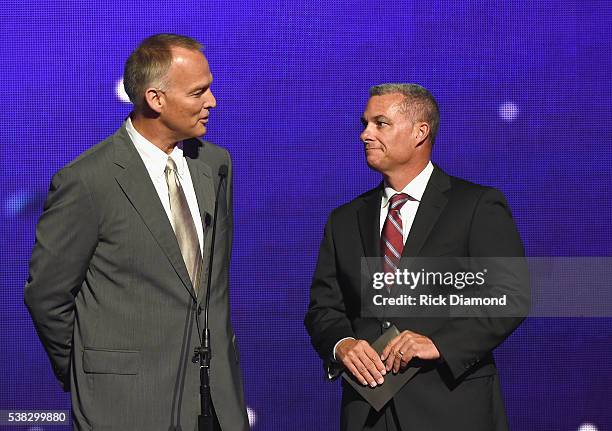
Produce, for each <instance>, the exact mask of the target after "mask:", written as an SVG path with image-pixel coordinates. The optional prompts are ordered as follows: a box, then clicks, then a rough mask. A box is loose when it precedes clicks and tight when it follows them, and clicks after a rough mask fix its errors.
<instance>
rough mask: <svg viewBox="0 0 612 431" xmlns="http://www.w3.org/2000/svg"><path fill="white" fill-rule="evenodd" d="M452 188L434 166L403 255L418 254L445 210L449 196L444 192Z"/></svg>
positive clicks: (446, 177) (411, 255) (442, 173)
mask: <svg viewBox="0 0 612 431" xmlns="http://www.w3.org/2000/svg"><path fill="white" fill-rule="evenodd" d="M449 188H450V180H449V177H448V175H446V174H445V173H444V172H443V171H442V170H441V169H440V168H438V167H437V166H434V171H433V172H432V174H431V178H430V179H429V182H428V183H427V187H426V188H425V192H424V193H423V197H422V199H421V203H420V204H419V209H418V210H417V213H416V217H415V219H414V222H413V223H412V227H411V228H410V234H409V235H408V238H407V239H406V244H404V251H403V253H402V257H415V256H418V255H419V253H420V251H421V249H422V248H423V245H424V244H425V241H426V240H427V237H429V234H430V233H431V230H432V229H433V227H434V225H435V224H436V222H437V221H438V218H439V217H440V214H441V213H442V211H443V210H444V207H445V206H446V203H447V202H448V198H447V197H446V195H445V194H444V192H445V191H446V190H448V189H449Z"/></svg>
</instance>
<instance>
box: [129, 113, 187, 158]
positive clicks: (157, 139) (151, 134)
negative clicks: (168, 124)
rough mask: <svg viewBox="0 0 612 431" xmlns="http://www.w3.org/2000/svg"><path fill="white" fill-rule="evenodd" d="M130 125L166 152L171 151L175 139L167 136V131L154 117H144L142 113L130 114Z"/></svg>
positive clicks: (174, 144)
mask: <svg viewBox="0 0 612 431" xmlns="http://www.w3.org/2000/svg"><path fill="white" fill-rule="evenodd" d="M130 118H131V120H132V126H134V129H136V131H137V132H138V133H140V134H141V135H142V136H143V137H144V138H145V139H147V140H148V141H149V142H151V143H152V144H153V145H155V146H156V147H157V148H159V149H160V150H162V151H163V152H164V153H166V154H170V153H172V150H174V147H176V144H177V141H176V140H174V139H172V138H171V137H170V136H168V131H167V130H165V128H162V127H161V125H160V124H159V122H158V121H157V120H156V119H150V118H146V117H144V116H142V115H134V114H133V115H131V116H130Z"/></svg>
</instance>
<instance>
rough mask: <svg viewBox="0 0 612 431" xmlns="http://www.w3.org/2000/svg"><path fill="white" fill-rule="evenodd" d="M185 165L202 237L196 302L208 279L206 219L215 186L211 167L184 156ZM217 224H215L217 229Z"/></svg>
mask: <svg viewBox="0 0 612 431" xmlns="http://www.w3.org/2000/svg"><path fill="white" fill-rule="evenodd" d="M186 160H187V165H188V166H189V173H190V174H191V181H192V182H193V188H194V190H195V194H196V199H197V201H198V208H199V210H200V223H202V232H203V235H204V238H203V245H204V246H203V253H202V273H201V275H200V289H199V293H198V298H197V303H198V304H199V303H200V302H201V301H202V298H203V297H204V295H205V294H206V283H207V280H208V271H210V268H209V267H208V263H209V259H210V241H211V240H212V238H211V235H209V234H208V233H209V231H210V229H209V227H210V226H207V223H206V221H207V219H208V222H209V223H212V221H213V220H212V217H213V212H214V205H215V202H214V197H215V186H214V182H213V178H212V176H211V168H210V166H208V165H207V164H206V163H204V162H203V161H201V160H195V159H191V158H188V157H187V158H186ZM218 229H219V226H217V231H218Z"/></svg>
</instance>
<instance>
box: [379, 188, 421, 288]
mask: <svg viewBox="0 0 612 431" xmlns="http://www.w3.org/2000/svg"><path fill="white" fill-rule="evenodd" d="M409 200H414V199H413V198H411V197H410V196H408V195H407V194H405V193H397V194H394V195H393V196H391V199H390V200H389V212H388V213H387V218H386V219H385V224H384V225H383V229H382V235H381V238H380V248H381V251H382V255H383V259H384V262H383V268H384V271H385V272H391V273H395V271H396V270H397V268H398V267H399V262H400V258H401V256H402V252H403V251H404V236H403V232H402V229H403V228H402V217H401V215H400V210H401V209H402V207H403V206H404V204H405V203H406V202H408V201H409ZM388 287H390V286H388Z"/></svg>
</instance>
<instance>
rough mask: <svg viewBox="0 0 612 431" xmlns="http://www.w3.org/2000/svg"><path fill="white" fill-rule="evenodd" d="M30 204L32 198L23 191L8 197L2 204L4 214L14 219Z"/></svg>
mask: <svg viewBox="0 0 612 431" xmlns="http://www.w3.org/2000/svg"><path fill="white" fill-rule="evenodd" d="M31 202H32V196H30V195H29V194H27V193H26V192H23V191H21V192H17V193H16V194H14V195H12V196H9V198H8V199H7V200H6V201H5V202H4V214H6V215H7V216H8V217H16V216H18V215H19V214H21V213H22V212H23V211H24V210H25V209H26V207H27V206H28V205H29V204H30V203H31Z"/></svg>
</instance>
